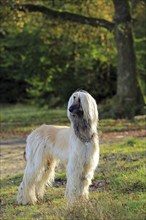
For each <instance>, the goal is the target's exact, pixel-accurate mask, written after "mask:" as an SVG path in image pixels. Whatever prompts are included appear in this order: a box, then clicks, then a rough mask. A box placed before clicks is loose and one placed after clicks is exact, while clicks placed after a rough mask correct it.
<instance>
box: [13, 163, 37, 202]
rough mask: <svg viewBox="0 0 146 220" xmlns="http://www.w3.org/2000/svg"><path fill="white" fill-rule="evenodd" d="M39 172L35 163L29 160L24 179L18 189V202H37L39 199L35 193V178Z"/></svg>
mask: <svg viewBox="0 0 146 220" xmlns="http://www.w3.org/2000/svg"><path fill="white" fill-rule="evenodd" d="M36 177H37V173H36V171H35V170H34V168H33V165H32V164H30V163H29V162H27V165H26V168H25V172H24V176H23V180H22V182H21V184H20V186H19V189H18V195H17V202H18V204H22V205H27V204H35V202H36V201H37V198H36V195H35V180H36Z"/></svg>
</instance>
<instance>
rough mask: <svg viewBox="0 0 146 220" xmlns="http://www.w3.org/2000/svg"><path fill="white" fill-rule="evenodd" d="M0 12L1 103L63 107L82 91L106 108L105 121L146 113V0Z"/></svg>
mask: <svg viewBox="0 0 146 220" xmlns="http://www.w3.org/2000/svg"><path fill="white" fill-rule="evenodd" d="M1 6H2V7H1V28H0V37H1V44H0V50H1V53H0V62H1V74H0V81H1V86H0V102H1V103H18V102H19V103H20V102H21V103H33V104H34V103H35V104H36V103H37V104H38V105H39V106H41V107H43V106H47V107H49V108H50V107H53V108H54V107H61V106H66V103H67V100H68V98H69V96H70V95H71V93H72V92H73V91H75V90H76V89H78V88H80V89H84V90H87V91H89V92H90V93H91V94H92V95H93V97H95V99H96V101H97V103H99V104H103V106H104V107H103V109H102V110H101V116H103V117H118V118H119V117H129V118H132V117H133V116H134V115H136V114H141V113H143V106H144V99H146V98H145V97H146V82H145V77H146V73H145V69H146V68H145V65H146V62H145V60H146V59H145V58H146V57H145V54H146V50H145V49H146V37H145V36H146V28H145V21H146V17H145V6H146V3H145V1H142V0H131V1H117V0H113V1H107V0H104V1H93V0H85V1H80V0H78V1H76V0H74V1H69V0H64V1H59V0H52V1H47V0H43V1H42V0H36V1H34V0H11V1H10V0H5V1H2V2H1ZM135 57H136V59H135ZM127 106H128V107H127Z"/></svg>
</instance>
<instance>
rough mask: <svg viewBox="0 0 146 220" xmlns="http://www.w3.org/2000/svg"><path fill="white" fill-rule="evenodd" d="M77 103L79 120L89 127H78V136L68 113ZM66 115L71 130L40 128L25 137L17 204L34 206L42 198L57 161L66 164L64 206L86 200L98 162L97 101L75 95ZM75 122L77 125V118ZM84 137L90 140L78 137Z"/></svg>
mask: <svg viewBox="0 0 146 220" xmlns="http://www.w3.org/2000/svg"><path fill="white" fill-rule="evenodd" d="M79 99H80V100H79ZM78 101H80V106H81V108H82V110H83V116H82V117H84V121H86V122H88V124H89V126H88V127H89V128H88V129H84V127H82V126H81V127H79V132H80V134H79V136H78V135H76V134H77V132H78V129H77V131H76V132H75V129H76V128H75V126H74V123H75V122H74V117H75V116H74V115H72V114H71V113H70V111H69V108H70V106H72V105H73V103H74V102H78ZM67 115H68V118H69V119H70V121H71V126H70V127H65V126H51V125H42V126H40V127H39V128H37V129H36V130H35V131H33V132H32V133H31V134H30V135H29V136H28V138H27V145H26V161H27V163H26V168H25V171H24V176H23V180H22V182H21V184H20V186H19V189H18V195H17V202H18V204H22V205H26V204H35V203H36V202H37V201H38V200H39V199H43V196H44V192H45V187H46V184H49V185H51V183H52V182H53V180H54V175H55V167H56V165H57V163H58V162H59V161H60V160H61V161H64V162H66V163H67V185H66V193H65V195H66V199H67V203H68V204H69V205H73V204H74V203H75V202H76V201H78V200H79V199H83V200H87V199H88V193H89V185H90V184H91V180H92V178H93V175H94V171H95V169H96V167H97V164H98V161H99V146H98V134H97V122H98V112H97V105H96V102H95V100H94V99H93V98H92V96H91V95H90V94H89V93H87V92H82V91H79V92H75V93H74V94H73V95H72V96H71V97H70V99H69V102H68V108H67ZM76 120H77V122H78V118H77V116H76ZM80 120H81V121H82V118H81V119H80ZM79 126H80V124H79ZM84 130H85V131H86V130H87V131H86V133H85V131H84ZM84 134H85V135H84ZM86 134H87V136H89V137H90V138H88V139H87V140H84V141H83V140H82V139H81V138H80V136H82V135H83V136H84V139H85V138H86Z"/></svg>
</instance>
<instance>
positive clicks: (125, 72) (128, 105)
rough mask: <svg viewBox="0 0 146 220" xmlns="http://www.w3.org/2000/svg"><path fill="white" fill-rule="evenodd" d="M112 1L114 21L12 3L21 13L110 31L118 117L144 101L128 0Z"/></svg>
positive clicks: (130, 113)
mask: <svg viewBox="0 0 146 220" xmlns="http://www.w3.org/2000/svg"><path fill="white" fill-rule="evenodd" d="M113 4H114V8H115V16H114V22H110V21H107V20H105V19H98V18H92V17H87V16H83V15H80V14H75V13H70V12H66V11H59V10H53V9H52V8H48V7H46V6H42V5H34V4H21V5H19V4H15V5H14V7H13V8H15V9H17V10H21V11H24V12H25V11H29V12H41V13H43V14H45V15H47V16H48V17H49V18H50V19H59V20H63V21H70V22H76V23H80V24H86V25H91V26H93V27H103V28H106V29H107V30H108V31H113V33H114V36H115V41H116V46H117V51H118V57H117V59H118V62H117V94H116V96H115V98H114V100H113V101H114V102H113V104H112V106H113V110H114V113H115V115H116V116H117V117H127V118H132V117H133V116H134V115H135V114H138V113H141V112H142V110H143V106H144V101H143V97H142V93H141V91H140V88H139V85H138V80H137V73H136V59H135V53H134V47H133V36H132V30H131V15H130V8H129V4H128V0H124V1H123V0H113Z"/></svg>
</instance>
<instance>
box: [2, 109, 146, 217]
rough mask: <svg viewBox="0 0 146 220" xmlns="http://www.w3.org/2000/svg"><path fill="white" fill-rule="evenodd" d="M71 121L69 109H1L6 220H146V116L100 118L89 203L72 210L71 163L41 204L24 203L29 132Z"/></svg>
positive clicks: (61, 171)
mask: <svg viewBox="0 0 146 220" xmlns="http://www.w3.org/2000/svg"><path fill="white" fill-rule="evenodd" d="M44 122H47V123H48V124H67V125H68V124H69V123H68V120H67V117H66V112H65V111H64V110H53V111H48V110H42V111H39V113H38V109H36V107H30V106H28V107H24V106H16V107H15V108H14V107H11V106H9V107H7V106H6V107H4V108H3V111H2V112H1V199H0V201H1V218H2V219H4V220H9V219H13V218H14V219H16V220H19V219H24V220H31V219H49V220H52V219H54V220H58V219H81V220H82V219H86V220H88V219H89V220H90V219H91V220H96V219H97V220H98V219H99V220H107V219H109V220H110V219H111V220H144V219H145V215H146V212H145V208H146V203H145V202H146V196H145V190H146V181H145V156H146V154H145V143H146V137H145V135H146V133H145V117H144V116H142V117H136V118H135V119H134V120H133V121H127V120H112V119H107V120H101V121H100V122H99V128H98V130H99V140H100V163H99V166H98V169H97V170H96V173H95V177H94V180H93V182H92V185H91V186H90V201H89V203H88V204H87V206H84V207H82V205H81V204H77V206H76V207H75V209H74V210H68V209H67V208H66V201H65V199H64V191H65V184H66V175H65V167H64V166H63V165H61V166H59V167H58V169H57V171H56V172H57V174H56V180H55V183H54V186H53V187H51V188H48V189H47V191H46V195H45V198H44V201H43V202H42V203H41V204H36V205H35V206H18V205H17V204H16V194H17V189H18V186H19V184H20V182H21V180H22V176H23V171H24V167H25V160H24V158H23V152H24V148H25V139H26V136H27V135H28V134H29V133H30V132H31V130H33V129H34V128H35V127H37V126H38V125H39V124H42V123H44Z"/></svg>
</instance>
